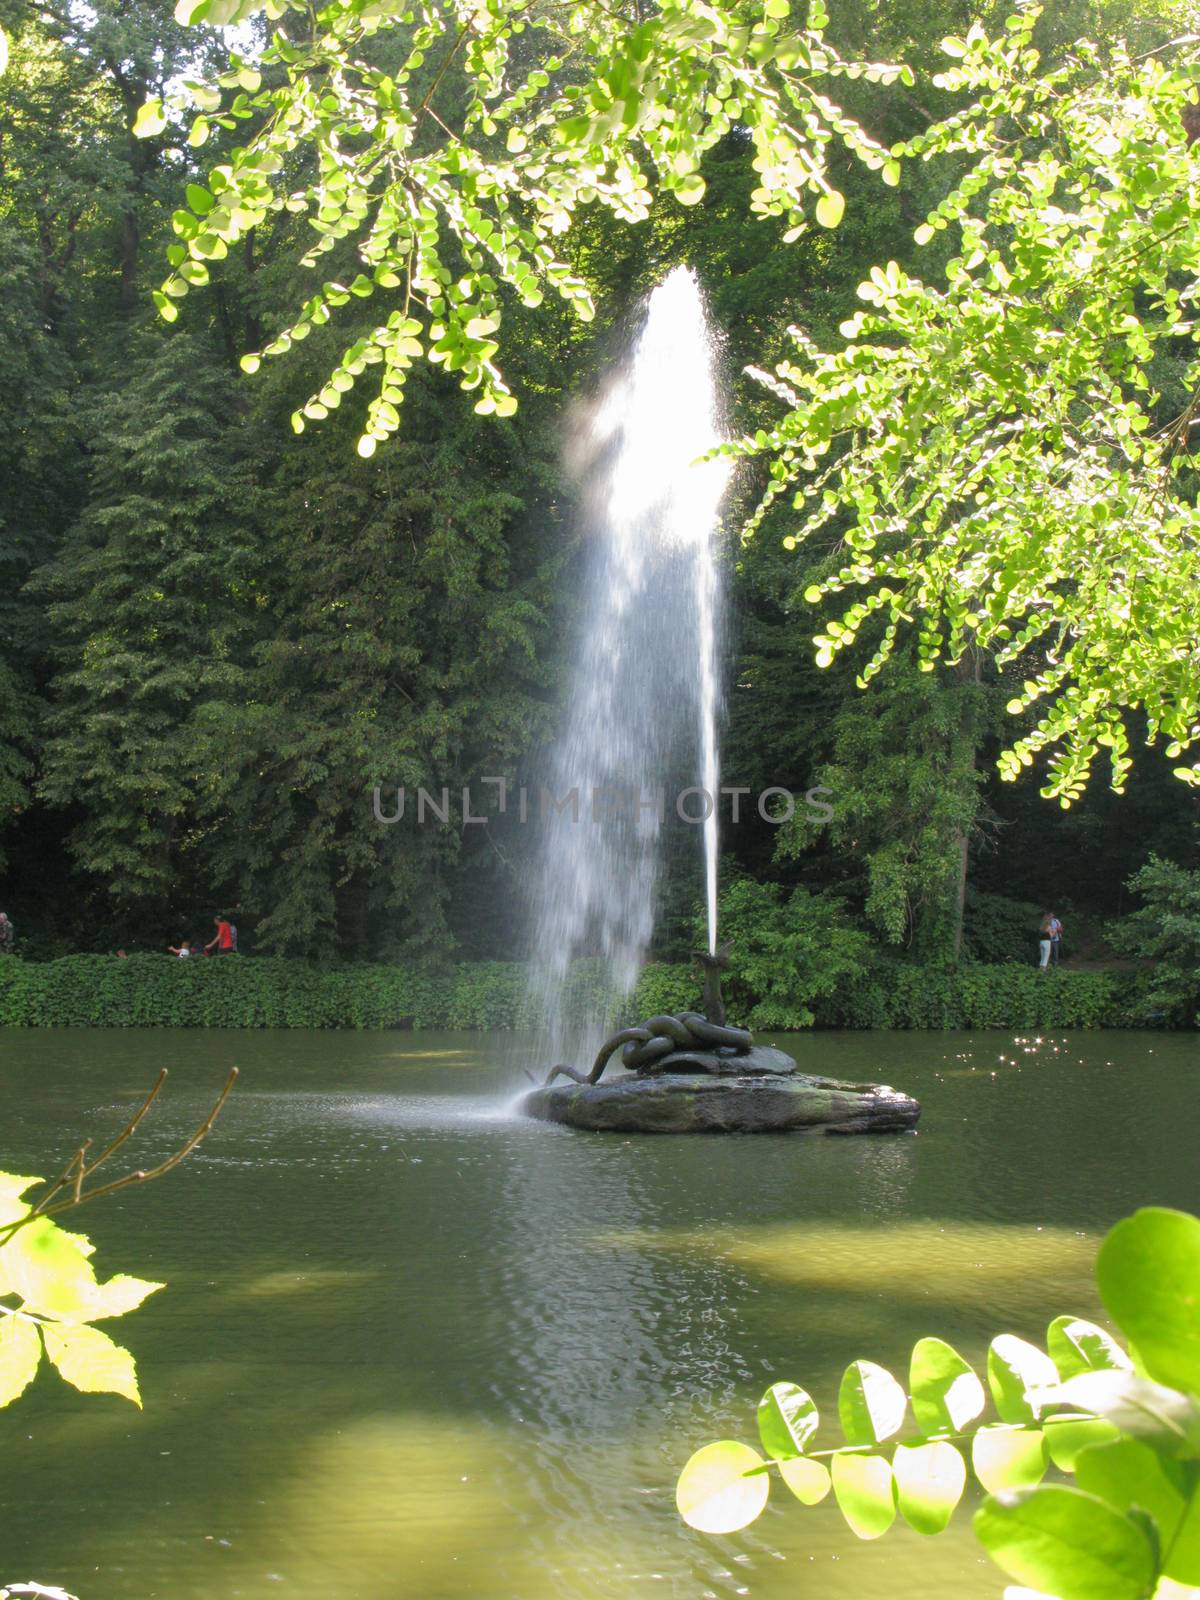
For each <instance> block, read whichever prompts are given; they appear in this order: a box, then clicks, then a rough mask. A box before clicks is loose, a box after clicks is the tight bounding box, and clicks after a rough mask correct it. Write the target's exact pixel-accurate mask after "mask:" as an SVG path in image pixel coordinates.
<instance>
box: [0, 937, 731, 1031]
mask: <svg viewBox="0 0 1200 1600" xmlns="http://www.w3.org/2000/svg"><path fill="white" fill-rule="evenodd" d="M699 997H700V989H699V983H698V980H697V979H695V978H694V977H693V976H692V974H691V973H690V971H689V969H688V968H687V967H686V966H682V967H670V966H664V965H659V966H653V967H648V968H646V970H645V972H644V973H643V976H642V981H641V982H640V983H639V985H638V989H637V992H636V993H635V995H634V996H633V997H632V1003H631V1004H630V1003H626V1005H624V1006H622V1005H621V1003H620V998H619V997H618V996H617V995H615V994H614V993H612V992H610V991H607V990H606V986H605V983H604V972H603V966H602V963H600V962H597V961H580V962H577V963H576V964H575V966H574V968H573V969H572V971H571V974H570V978H569V981H568V989H567V1003H568V1005H570V1006H572V1007H575V1008H578V1009H581V1010H587V1011H591V1012H597V1011H598V1012H600V1013H601V1014H603V1015H604V1016H606V1017H609V1018H611V1019H613V1020H614V1021H616V1020H619V1019H623V1018H624V1017H626V1016H628V1015H629V1014H631V1013H633V1012H636V1013H637V1014H638V1015H641V1016H647V1015H651V1014H653V1012H655V1011H661V1010H663V1009H670V1010H686V1009H688V1008H689V1007H692V1006H695V1005H696V1004H697V1002H698V1000H699ZM537 1021H538V1016H537V1008H536V1006H535V1004H534V1003H533V1002H532V1001H531V998H530V996H529V993H528V971H527V968H526V967H525V966H524V965H523V964H522V963H520V962H516V961H479V962H465V963H463V964H462V965H460V966H457V967H454V968H451V969H450V970H449V971H448V972H446V973H444V974H440V975H433V974H428V973H422V972H419V971H415V970H412V969H410V968H405V967H398V966H374V965H369V964H366V963H361V964H355V965H352V966H342V967H329V966H325V967H323V966H315V965H310V964H309V963H306V962H299V961H285V960H282V959H275V958H271V957H252V956H225V957H217V958H208V959H204V958H198V957H197V958H191V959H188V960H184V961H181V960H179V959H178V958H177V957H174V956H157V955H143V956H129V957H127V958H125V959H121V958H119V957H116V956H95V955H88V956H64V957H62V958H61V959H60V960H58V961H45V962H34V961H22V960H18V959H16V958H14V957H11V956H10V957H5V958H0V1026H7V1027H34V1028H37V1027H43V1028H44V1027H92V1028H406V1027H410V1028H469V1029H484V1028H505V1029H507V1028H518V1027H527V1026H532V1025H536V1023H537Z"/></svg>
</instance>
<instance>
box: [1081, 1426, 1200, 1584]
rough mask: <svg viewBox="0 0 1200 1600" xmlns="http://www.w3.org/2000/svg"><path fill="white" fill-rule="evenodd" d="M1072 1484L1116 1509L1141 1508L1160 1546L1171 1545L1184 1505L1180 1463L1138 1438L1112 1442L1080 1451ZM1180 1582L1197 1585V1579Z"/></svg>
mask: <svg viewBox="0 0 1200 1600" xmlns="http://www.w3.org/2000/svg"><path fill="white" fill-rule="evenodd" d="M1075 1481H1076V1483H1077V1484H1078V1485H1079V1487H1080V1488H1081V1489H1083V1490H1084V1491H1085V1492H1086V1493H1088V1494H1094V1495H1096V1496H1097V1497H1098V1498H1099V1499H1101V1500H1103V1501H1105V1502H1106V1504H1108V1505H1110V1506H1112V1507H1113V1509H1114V1510H1115V1511H1121V1512H1125V1511H1128V1510H1129V1509H1130V1508H1131V1507H1132V1506H1135V1505H1136V1506H1140V1507H1141V1508H1142V1510H1143V1511H1147V1512H1149V1514H1150V1515H1151V1516H1152V1517H1153V1518H1154V1522H1155V1525H1156V1527H1157V1528H1158V1534H1159V1540H1160V1543H1161V1544H1162V1547H1163V1548H1164V1549H1166V1548H1167V1547H1168V1546H1169V1545H1170V1544H1171V1542H1172V1540H1173V1538H1174V1535H1175V1530H1176V1528H1177V1527H1178V1525H1179V1521H1180V1518H1181V1517H1182V1515H1183V1510H1184V1506H1185V1505H1186V1503H1187V1502H1186V1499H1185V1496H1186V1493H1187V1471H1186V1469H1185V1468H1184V1467H1183V1466H1181V1465H1180V1463H1179V1462H1177V1461H1171V1460H1168V1459H1167V1458H1166V1457H1165V1456H1162V1455H1160V1454H1159V1452H1158V1451H1157V1450H1152V1449H1151V1448H1150V1446H1149V1445H1148V1444H1142V1443H1141V1441H1140V1440H1138V1439H1116V1440H1114V1441H1113V1442H1112V1443H1110V1444H1100V1445H1094V1446H1093V1447H1092V1448H1091V1449H1090V1450H1083V1451H1081V1452H1080V1454H1079V1456H1078V1457H1077V1459H1076V1462H1075ZM1183 1581H1185V1582H1189V1583H1190V1582H1196V1581H1200V1575H1198V1577H1197V1578H1188V1579H1185V1580H1183Z"/></svg>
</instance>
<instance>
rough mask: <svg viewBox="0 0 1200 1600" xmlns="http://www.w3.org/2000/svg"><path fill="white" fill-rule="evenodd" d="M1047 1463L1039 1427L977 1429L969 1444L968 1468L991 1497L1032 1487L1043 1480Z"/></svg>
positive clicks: (1043, 1438)
mask: <svg viewBox="0 0 1200 1600" xmlns="http://www.w3.org/2000/svg"><path fill="white" fill-rule="evenodd" d="M1047 1464H1048V1456H1047V1451H1046V1439H1045V1435H1044V1434H1043V1433H1042V1430H1041V1429H1040V1428H1014V1427H1004V1426H992V1427H989V1428H980V1430H979V1432H978V1433H977V1434H976V1435H975V1437H974V1439H972V1441H971V1466H972V1468H973V1469H974V1472H975V1476H976V1477H977V1478H978V1479H979V1481H980V1483H981V1484H982V1485H983V1487H984V1488H985V1489H986V1490H988V1492H989V1493H990V1494H1000V1493H1002V1492H1003V1491H1004V1490H1006V1489H1025V1488H1032V1487H1033V1485H1034V1484H1036V1483H1040V1482H1041V1481H1042V1478H1043V1477H1044V1476H1045V1472H1046V1466H1047Z"/></svg>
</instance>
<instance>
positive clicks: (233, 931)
mask: <svg viewBox="0 0 1200 1600" xmlns="http://www.w3.org/2000/svg"><path fill="white" fill-rule="evenodd" d="M229 933H230V943H229V948H230V949H231V950H232V951H233V953H234V955H237V923H236V922H231V923H230V924H229Z"/></svg>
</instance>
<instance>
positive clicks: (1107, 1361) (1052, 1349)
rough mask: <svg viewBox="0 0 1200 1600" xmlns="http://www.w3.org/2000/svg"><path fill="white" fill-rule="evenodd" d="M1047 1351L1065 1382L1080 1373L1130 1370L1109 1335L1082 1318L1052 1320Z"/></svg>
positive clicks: (1130, 1366)
mask: <svg viewBox="0 0 1200 1600" xmlns="http://www.w3.org/2000/svg"><path fill="white" fill-rule="evenodd" d="M1046 1350H1047V1352H1048V1353H1049V1356H1050V1359H1051V1361H1053V1363H1054V1365H1055V1366H1056V1367H1057V1368H1058V1375H1059V1377H1060V1378H1062V1379H1064V1380H1065V1379H1067V1378H1074V1377H1077V1376H1078V1375H1079V1374H1080V1373H1082V1372H1103V1371H1130V1370H1132V1367H1133V1362H1132V1361H1131V1360H1130V1359H1129V1356H1128V1355H1127V1354H1126V1353H1125V1351H1124V1350H1122V1349H1121V1346H1120V1345H1119V1344H1118V1343H1117V1341H1116V1340H1115V1339H1114V1338H1113V1336H1112V1334H1111V1333H1105V1331H1104V1329H1103V1328H1098V1327H1097V1326H1096V1324H1095V1323H1094V1322H1085V1321H1084V1320H1083V1318H1082V1317H1055V1319H1054V1321H1053V1322H1052V1323H1051V1324H1050V1326H1049V1328H1048V1329H1047V1330H1046Z"/></svg>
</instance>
